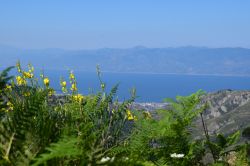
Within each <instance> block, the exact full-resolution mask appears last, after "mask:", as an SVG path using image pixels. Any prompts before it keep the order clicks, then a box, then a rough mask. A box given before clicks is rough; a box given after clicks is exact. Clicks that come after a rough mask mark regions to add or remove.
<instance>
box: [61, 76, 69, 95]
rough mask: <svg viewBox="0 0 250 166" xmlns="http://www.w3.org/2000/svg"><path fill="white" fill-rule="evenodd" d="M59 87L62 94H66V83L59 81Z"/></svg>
mask: <svg viewBox="0 0 250 166" xmlns="http://www.w3.org/2000/svg"><path fill="white" fill-rule="evenodd" d="M60 85H61V88H62V92H63V93H67V91H68V90H67V82H66V81H64V80H62V79H61V82H60Z"/></svg>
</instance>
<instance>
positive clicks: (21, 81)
mask: <svg viewBox="0 0 250 166" xmlns="http://www.w3.org/2000/svg"><path fill="white" fill-rule="evenodd" d="M16 82H17V85H19V86H21V85H26V84H27V81H26V80H25V79H24V78H23V77H21V76H16Z"/></svg>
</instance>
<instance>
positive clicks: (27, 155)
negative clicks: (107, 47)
mask: <svg viewBox="0 0 250 166" xmlns="http://www.w3.org/2000/svg"><path fill="white" fill-rule="evenodd" d="M11 69H12V68H8V69H6V70H4V71H3V72H2V73H1V75H0V122H1V123H0V165H88V166H90V165H184V166H186V165H203V162H202V158H203V156H204V155H205V152H206V151H208V150H211V151H212V152H215V154H216V158H215V161H214V163H217V164H218V162H220V161H219V159H221V158H222V159H224V158H226V157H227V156H228V155H227V153H226V152H225V148H228V147H230V146H231V145H233V144H234V143H236V142H237V140H238V137H239V133H236V134H234V135H232V136H229V137H224V136H222V135H219V136H218V139H219V141H218V142H212V141H210V140H206V139H201V140H193V139H192V137H191V134H190V131H189V128H190V126H191V123H192V121H193V119H194V118H197V116H198V115H199V114H200V113H202V111H203V110H204V109H205V107H204V106H202V105H199V103H200V97H201V95H203V93H202V92H200V91H199V92H197V93H194V94H192V95H190V96H187V97H180V96H179V97H177V98H176V100H175V101H174V100H168V102H170V103H171V106H172V107H171V109H170V110H158V111H157V112H156V114H157V115H156V117H158V118H154V116H153V115H152V114H151V113H150V112H149V111H142V110H131V107H130V106H131V103H132V102H134V99H135V90H132V93H131V94H132V95H131V99H129V100H126V101H124V102H118V101H117V100H115V95H116V91H117V88H118V85H116V86H114V87H113V88H112V90H111V91H110V92H109V93H108V92H106V91H105V88H106V86H105V83H104V82H103V81H102V79H101V73H100V69H99V67H97V75H98V78H99V81H100V90H99V92H97V93H96V94H89V95H83V94H80V93H78V87H77V85H78V84H77V79H76V76H75V75H74V73H73V71H70V72H69V80H70V81H69V83H67V82H66V81H65V80H64V79H63V78H61V79H60V81H59V82H58V84H60V86H61V90H62V93H63V94H64V98H65V101H64V102H63V103H60V102H59V101H55V103H51V99H53V97H55V96H54V95H55V90H54V89H53V88H52V87H50V83H51V82H50V81H51V80H50V78H48V77H47V76H45V75H44V73H42V74H41V75H40V79H38V78H37V77H36V76H35V74H34V70H35V69H34V67H33V66H32V65H31V64H29V65H28V70H27V71H26V70H24V69H23V68H22V66H21V64H20V62H18V63H17V64H16V69H17V75H16V76H15V77H9V76H8V71H10V70H11ZM221 140H222V141H224V144H221V142H220V141H221ZM225 141H226V142H225ZM210 145H211V147H213V148H210ZM222 145H223V146H222ZM235 156H241V157H239V159H238V160H237V159H235V160H234V161H235V162H236V163H241V164H246V163H247V162H248V161H247V159H246V157H245V156H246V146H245V149H243V148H241V149H240V150H239V151H236V154H235ZM223 157H224V158H223ZM223 162H224V163H226V162H227V161H226V159H225V160H224V161H223ZM230 162H232V161H231V160H230ZM221 163H222V162H221ZM228 163H229V162H228Z"/></svg>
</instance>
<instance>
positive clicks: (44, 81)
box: [43, 77, 49, 87]
mask: <svg viewBox="0 0 250 166" xmlns="http://www.w3.org/2000/svg"><path fill="white" fill-rule="evenodd" d="M43 83H44V85H45V86H47V87H48V86H49V78H48V77H46V78H44V79H43Z"/></svg>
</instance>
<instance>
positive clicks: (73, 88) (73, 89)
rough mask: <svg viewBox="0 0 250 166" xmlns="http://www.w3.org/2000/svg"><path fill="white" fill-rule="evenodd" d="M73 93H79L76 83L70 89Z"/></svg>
mask: <svg viewBox="0 0 250 166" xmlns="http://www.w3.org/2000/svg"><path fill="white" fill-rule="evenodd" d="M70 89H71V90H72V91H77V87H76V83H73V84H72V85H71V88H70Z"/></svg>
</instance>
